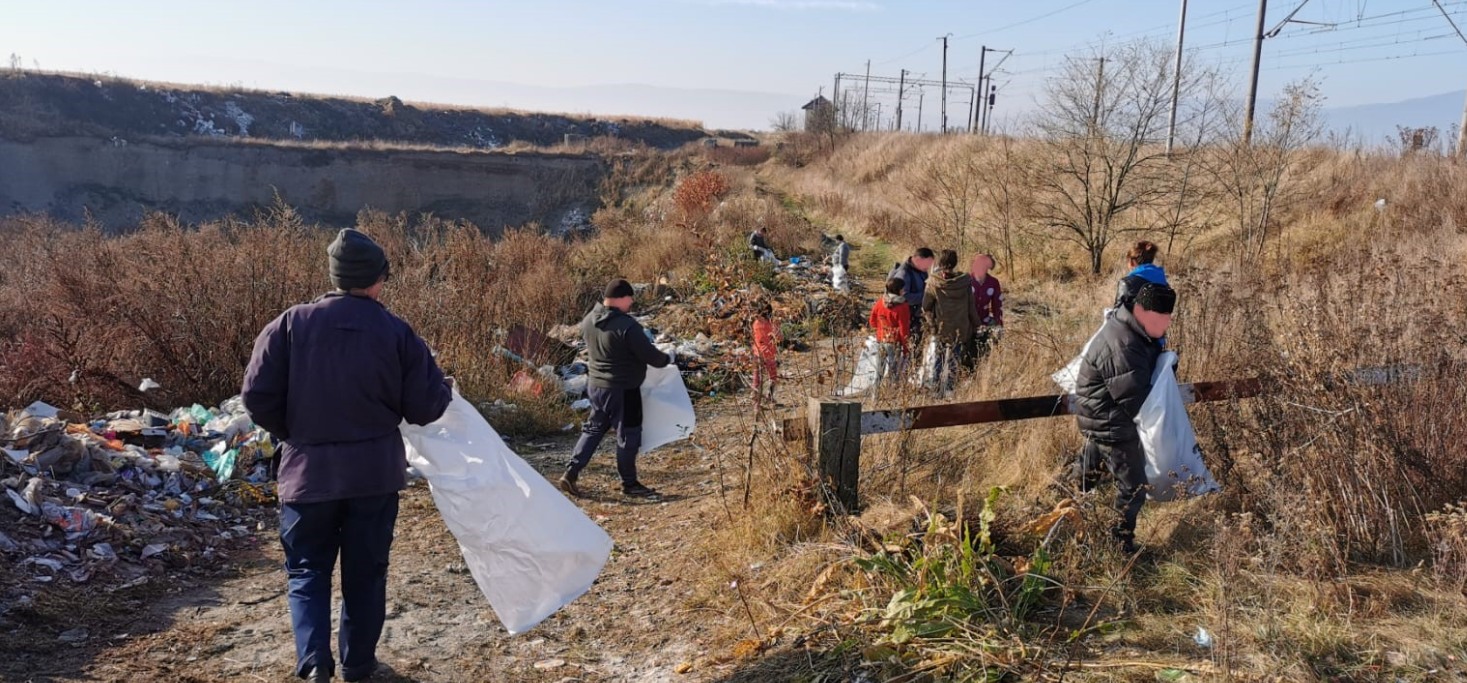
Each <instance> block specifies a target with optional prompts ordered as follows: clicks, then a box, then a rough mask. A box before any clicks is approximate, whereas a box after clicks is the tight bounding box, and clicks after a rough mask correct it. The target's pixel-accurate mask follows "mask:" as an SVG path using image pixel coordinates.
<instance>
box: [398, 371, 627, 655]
mask: <svg viewBox="0 0 1467 683" xmlns="http://www.w3.org/2000/svg"><path fill="white" fill-rule="evenodd" d="M402 433H403V441H404V442H405V443H406V444H407V457H408V464H410V465H412V466H413V467H414V468H416V469H417V470H418V471H419V472H422V473H423V475H424V476H425V477H427V479H428V485H429V486H430V487H431V489H432V491H433V502H434V503H435V504H437V506H438V511H439V513H441V514H442V515H443V521H444V522H445V523H447V525H448V530H449V531H451V532H453V536H454V538H455V539H458V544H459V550H460V551H462V553H463V556H464V563H465V564H467V565H468V567H469V573H470V574H472V575H473V577H474V582H475V583H477V584H478V585H479V590H480V591H482V592H483V593H484V597H486V598H488V599H489V605H490V606H491V607H493V608H494V614H495V615H496V616H498V617H499V621H500V623H503V624H504V628H505V629H507V630H508V631H509V632H510V633H511V634H519V633H524V632H525V631H527V630H529V629H530V628H533V627H534V626H535V625H536V624H538V623H540V622H541V621H543V620H544V619H545V618H546V617H549V616H550V615H551V614H554V613H555V612H556V610H559V609H560V608H561V607H564V606H565V605H567V604H569V603H570V602H571V601H573V600H575V599H576V598H578V597H580V596H581V595H582V594H584V593H585V592H586V591H587V590H589V589H590V588H591V584H592V583H593V582H594V581H595V580H596V577H597V576H598V575H600V574H601V568H602V567H603V566H605V564H606V560H607V558H608V557H610V555H611V545H612V544H611V537H609V536H607V535H606V532H605V531H602V529H601V527H599V526H597V525H596V523H595V522H593V521H591V519H590V518H588V517H586V515H585V513H583V512H581V510H580V508H578V507H576V505H575V504H574V503H572V502H571V501H569V500H567V499H566V498H565V497H564V496H562V495H561V494H560V492H559V491H557V490H555V486H554V485H552V484H551V483H550V482H549V481H547V480H546V479H545V477H543V476H541V475H540V473H539V472H536V471H535V469H534V468H532V467H530V465H529V464H527V463H526V462H525V461H524V460H522V459H520V457H519V456H517V455H515V454H514V451H511V450H510V449H509V447H508V446H506V445H504V441H503V440H502V439H500V438H499V434H498V433H496V432H495V431H494V428H493V427H491V426H489V423H488V422H486V421H484V418H483V416H481V415H480V414H479V411H477V410H475V409H474V406H473V405H471V404H470V403H469V402H468V401H465V400H464V399H463V397H462V396H459V395H458V393H457V392H454V396H453V403H451V404H449V406H448V411H447V412H445V413H444V414H443V417H442V418H440V419H439V420H438V421H437V422H434V423H433V424H430V425H428V426H426V427H415V426H411V425H406V424H405V425H403V427H402Z"/></svg>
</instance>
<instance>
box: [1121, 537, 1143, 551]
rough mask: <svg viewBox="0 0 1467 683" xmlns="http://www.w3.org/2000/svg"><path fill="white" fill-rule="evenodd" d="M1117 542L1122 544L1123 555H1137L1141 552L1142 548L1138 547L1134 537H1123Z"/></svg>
mask: <svg viewBox="0 0 1467 683" xmlns="http://www.w3.org/2000/svg"><path fill="white" fill-rule="evenodd" d="M1116 540H1117V541H1119V542H1120V544H1121V553H1122V554H1125V555H1135V554H1136V553H1137V552H1139V551H1140V550H1141V549H1140V548H1138V547H1137V546H1136V539H1135V538H1134V537H1131V536H1122V537H1120V538H1117V539H1116Z"/></svg>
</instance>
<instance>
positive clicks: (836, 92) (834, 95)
mask: <svg viewBox="0 0 1467 683" xmlns="http://www.w3.org/2000/svg"><path fill="white" fill-rule="evenodd" d="M830 113H831V118H833V119H835V120H834V121H831V126H832V127H834V128H835V129H836V130H839V129H840V72H839V71H837V72H836V74H835V87H834V88H831V89H830Z"/></svg>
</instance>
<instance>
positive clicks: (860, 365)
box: [840, 337, 881, 396]
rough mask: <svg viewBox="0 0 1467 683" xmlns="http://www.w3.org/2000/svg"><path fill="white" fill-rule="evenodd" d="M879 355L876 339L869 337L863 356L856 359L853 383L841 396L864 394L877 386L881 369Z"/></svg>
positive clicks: (847, 386)
mask: <svg viewBox="0 0 1467 683" xmlns="http://www.w3.org/2000/svg"><path fill="white" fill-rule="evenodd" d="M879 353H881V351H880V349H879V347H878V345H877V343H876V337H867V338H866V345H865V346H863V347H862V348H861V355H860V356H858V357H857V358H856V373H855V374H854V375H853V376H851V383H850V384H847V385H846V388H845V389H842V390H841V392H840V395H841V396H854V395H856V394H863V393H866V392H868V391H870V390H871V389H872V387H875V386H876V380H877V372H878V371H879V370H880V369H881V365H880V359H879V358H878V354H879Z"/></svg>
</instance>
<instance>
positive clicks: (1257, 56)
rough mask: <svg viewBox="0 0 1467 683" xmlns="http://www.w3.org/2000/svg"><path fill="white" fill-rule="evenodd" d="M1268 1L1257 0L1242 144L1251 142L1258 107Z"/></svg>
mask: <svg viewBox="0 0 1467 683" xmlns="http://www.w3.org/2000/svg"><path fill="white" fill-rule="evenodd" d="M1267 14H1268V0H1258V33H1257V34H1256V35H1254V36H1253V76H1252V78H1250V79H1249V81H1248V113H1247V115H1246V117H1245V118H1244V119H1243V144H1245V145H1247V144H1252V142H1253V112H1254V110H1256V109H1257V107H1258V65H1259V62H1260V60H1262V59H1263V21H1264V17H1265V15H1267Z"/></svg>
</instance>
